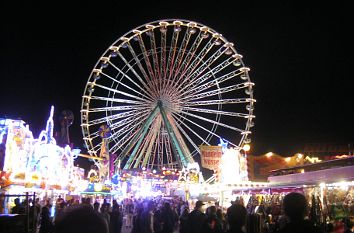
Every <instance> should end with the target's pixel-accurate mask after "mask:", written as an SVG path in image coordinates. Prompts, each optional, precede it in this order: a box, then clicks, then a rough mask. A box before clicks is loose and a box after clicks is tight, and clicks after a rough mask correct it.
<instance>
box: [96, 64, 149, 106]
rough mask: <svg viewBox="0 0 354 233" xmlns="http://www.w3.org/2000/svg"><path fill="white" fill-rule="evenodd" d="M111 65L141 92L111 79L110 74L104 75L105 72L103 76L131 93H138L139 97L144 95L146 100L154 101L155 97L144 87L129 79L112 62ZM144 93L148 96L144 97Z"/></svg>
mask: <svg viewBox="0 0 354 233" xmlns="http://www.w3.org/2000/svg"><path fill="white" fill-rule="evenodd" d="M109 64H111V66H112V67H113V68H115V69H116V70H118V72H119V73H121V74H123V76H124V77H125V78H127V79H128V80H129V81H130V82H132V83H133V84H134V85H135V86H136V87H137V88H139V90H138V91H137V90H135V89H134V88H132V87H130V86H128V85H126V84H125V83H123V82H121V81H118V80H116V79H115V78H113V77H111V76H110V75H108V74H105V73H103V72H102V73H101V74H103V75H104V76H106V77H107V78H109V79H111V80H112V81H113V82H116V83H118V84H119V85H122V86H123V87H125V88H127V89H129V90H131V91H133V92H135V93H137V94H138V95H142V96H143V97H145V98H146V99H149V100H152V99H153V97H152V96H151V95H150V93H149V92H147V91H145V89H144V88H142V87H141V86H140V85H139V84H138V83H136V82H135V81H134V80H133V79H132V78H131V77H129V76H128V75H127V74H125V73H124V72H123V71H122V70H121V69H119V68H118V67H117V66H115V65H114V64H113V63H112V62H110V61H109ZM144 93H145V94H146V95H147V96H146V95H144Z"/></svg>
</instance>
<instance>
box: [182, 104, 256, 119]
mask: <svg viewBox="0 0 354 233" xmlns="http://www.w3.org/2000/svg"><path fill="white" fill-rule="evenodd" d="M183 109H184V110H187V111H192V112H202V113H210V114H221V115H224V116H233V117H241V118H247V119H248V118H254V116H253V115H249V114H245V113H238V112H227V111H218V110H214V109H206V108H189V107H183Z"/></svg>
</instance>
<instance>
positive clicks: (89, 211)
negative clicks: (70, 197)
mask: <svg viewBox="0 0 354 233" xmlns="http://www.w3.org/2000/svg"><path fill="white" fill-rule="evenodd" d="M55 233H109V228H108V224H107V222H106V221H105V220H104V219H103V218H102V217H101V216H100V214H99V213H97V212H95V211H94V210H93V208H91V207H90V206H87V205H79V206H72V207H68V208H67V209H65V211H64V213H63V214H62V215H61V216H60V218H58V219H56V220H55Z"/></svg>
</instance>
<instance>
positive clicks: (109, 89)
mask: <svg viewBox="0 0 354 233" xmlns="http://www.w3.org/2000/svg"><path fill="white" fill-rule="evenodd" d="M88 84H89V85H90V84H93V85H94V86H95V87H99V88H101V89H104V90H107V91H111V92H114V93H117V94H121V95H124V96H127V97H130V98H133V99H137V100H140V101H142V103H144V102H146V99H143V98H140V97H138V96H135V95H132V94H129V93H126V92H124V91H119V90H116V89H113V88H110V87H106V86H103V85H100V84H97V83H90V82H89V83H88Z"/></svg>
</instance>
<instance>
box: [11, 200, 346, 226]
mask: <svg viewBox="0 0 354 233" xmlns="http://www.w3.org/2000/svg"><path fill="white" fill-rule="evenodd" d="M15 204H16V205H15V207H14V208H13V213H16V212H17V213H19V211H23V207H22V206H21V204H20V203H19V200H15ZM30 208H31V210H30V216H31V219H38V221H36V225H38V228H37V229H38V230H37V231H36V232H38V233H53V232H54V233H81V232H82V233H84V232H85V233H91V232H92V233H121V232H122V230H123V232H130V233H177V232H179V233H242V232H243V233H246V228H245V225H246V220H247V209H246V208H245V207H244V206H243V205H242V204H240V203H237V202H234V203H233V204H232V205H231V206H230V207H229V208H227V210H226V211H223V209H222V208H221V207H220V206H219V205H218V204H217V203H215V205H209V206H207V205H205V203H203V202H202V201H197V202H196V203H195V204H194V207H193V209H192V210H191V209H190V206H189V203H188V202H185V201H182V200H181V199H164V198H155V199H124V200H123V201H120V202H117V201H116V200H113V201H112V203H109V202H107V201H106V200H103V202H102V203H99V202H94V203H92V200H91V199H89V198H83V199H82V200H81V203H79V201H73V200H71V201H68V202H65V201H64V200H63V199H62V198H61V197H59V198H58V199H57V201H56V203H55V209H56V211H55V215H54V216H53V217H51V214H50V210H51V209H52V208H53V206H51V204H50V201H47V202H46V203H45V204H44V205H40V203H39V200H38V199H36V200H35V201H34V202H33V205H31V207H30ZM307 208H308V207H307V201H306V199H305V197H304V196H303V195H302V194H299V193H290V194H288V195H286V196H285V198H284V200H283V211H284V216H285V218H284V219H285V220H286V221H284V223H283V224H282V226H281V227H280V228H279V229H277V230H276V232H279V233H283V232H284V233H285V232H290V233H292V232H296V233H310V232H311V233H320V232H324V231H323V229H321V228H319V227H318V226H314V225H313V224H311V222H310V221H308V220H305V215H306V210H307ZM31 212H33V213H34V214H35V213H37V214H38V217H37V216H35V215H33V214H31ZM36 232H34V233H36ZM350 232H351V230H350V227H349V225H348V227H347V229H346V232H345V233H350ZM247 233H248V232H247ZM343 233H344V231H343Z"/></svg>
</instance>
